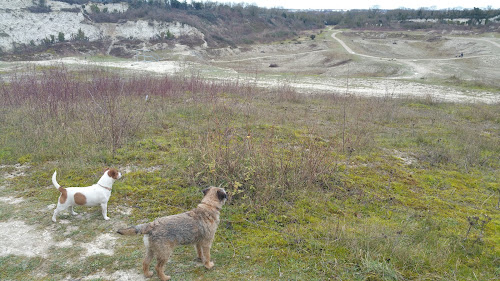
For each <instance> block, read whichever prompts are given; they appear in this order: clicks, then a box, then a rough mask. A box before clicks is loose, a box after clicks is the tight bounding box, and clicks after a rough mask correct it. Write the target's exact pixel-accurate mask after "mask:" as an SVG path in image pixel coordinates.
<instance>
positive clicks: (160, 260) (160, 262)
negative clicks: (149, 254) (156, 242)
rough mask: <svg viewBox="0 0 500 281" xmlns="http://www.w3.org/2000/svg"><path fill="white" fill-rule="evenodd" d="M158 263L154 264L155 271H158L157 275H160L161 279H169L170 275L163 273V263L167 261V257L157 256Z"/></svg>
mask: <svg viewBox="0 0 500 281" xmlns="http://www.w3.org/2000/svg"><path fill="white" fill-rule="evenodd" d="M157 260H158V263H157V264H156V272H157V273H158V277H160V280H161V281H167V280H170V276H168V275H165V272H164V270H165V264H166V263H167V261H168V257H167V258H166V259H164V258H163V257H161V258H160V257H157Z"/></svg>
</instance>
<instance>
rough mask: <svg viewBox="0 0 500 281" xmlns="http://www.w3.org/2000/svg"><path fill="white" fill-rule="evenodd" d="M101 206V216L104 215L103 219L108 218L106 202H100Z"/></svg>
mask: <svg viewBox="0 0 500 281" xmlns="http://www.w3.org/2000/svg"><path fill="white" fill-rule="evenodd" d="M101 208H102V216H103V217H104V219H105V220H109V218H108V203H107V202H106V203H102V204H101Z"/></svg>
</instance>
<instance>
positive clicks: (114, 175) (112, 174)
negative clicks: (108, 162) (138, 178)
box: [108, 168, 118, 180]
mask: <svg viewBox="0 0 500 281" xmlns="http://www.w3.org/2000/svg"><path fill="white" fill-rule="evenodd" d="M108 176H109V177H110V178H114V179H115V180H116V179H118V171H117V170H116V169H115V168H111V169H109V170H108Z"/></svg>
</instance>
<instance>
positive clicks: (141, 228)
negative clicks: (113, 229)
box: [117, 223, 151, 235]
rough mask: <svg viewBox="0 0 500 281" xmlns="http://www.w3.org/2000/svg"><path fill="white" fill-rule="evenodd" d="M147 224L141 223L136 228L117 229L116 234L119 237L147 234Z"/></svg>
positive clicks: (148, 229)
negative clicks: (119, 235)
mask: <svg viewBox="0 0 500 281" xmlns="http://www.w3.org/2000/svg"><path fill="white" fill-rule="evenodd" d="M149 226H150V224H149V223H143V224H139V225H136V226H131V227H127V228H122V229H119V230H118V231H117V232H118V233H119V234H121V235H136V234H148V233H149V231H150V230H151V228H150V227H149Z"/></svg>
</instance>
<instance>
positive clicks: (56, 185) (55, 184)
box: [52, 171, 61, 189]
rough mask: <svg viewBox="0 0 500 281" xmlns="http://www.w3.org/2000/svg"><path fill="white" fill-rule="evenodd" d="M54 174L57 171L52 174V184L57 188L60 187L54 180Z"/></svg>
mask: <svg viewBox="0 0 500 281" xmlns="http://www.w3.org/2000/svg"><path fill="white" fill-rule="evenodd" d="M56 175H57V171H54V174H53V175H52V184H53V185H54V186H55V187H56V188H57V189H59V187H61V186H60V185H59V184H58V183H57V180H56Z"/></svg>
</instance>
